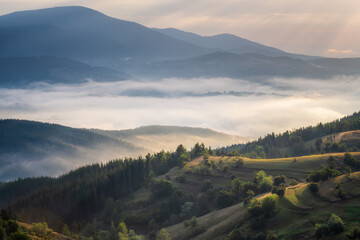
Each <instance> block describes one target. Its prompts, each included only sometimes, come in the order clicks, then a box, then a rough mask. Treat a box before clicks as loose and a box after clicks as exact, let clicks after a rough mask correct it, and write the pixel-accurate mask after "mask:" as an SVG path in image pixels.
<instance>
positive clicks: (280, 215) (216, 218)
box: [166, 172, 360, 240]
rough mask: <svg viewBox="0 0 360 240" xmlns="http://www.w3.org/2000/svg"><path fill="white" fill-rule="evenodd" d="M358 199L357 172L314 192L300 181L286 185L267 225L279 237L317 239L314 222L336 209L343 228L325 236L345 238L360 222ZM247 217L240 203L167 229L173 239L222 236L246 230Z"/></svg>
mask: <svg viewBox="0 0 360 240" xmlns="http://www.w3.org/2000/svg"><path fill="white" fill-rule="evenodd" d="M336 182H339V183H340V187H342V188H344V189H346V192H347V193H346V199H345V200H341V199H340V198H338V197H336V196H335V193H334V192H335V190H336V189H335V185H336ZM268 195H269V194H265V195H260V196H258V197H257V198H256V199H263V198H265V197H266V196H268ZM359 203H360V172H356V173H352V174H351V175H342V176H339V177H337V178H333V179H329V180H327V181H325V182H322V183H321V184H320V185H319V192H318V193H317V194H313V193H311V191H310V190H309V184H308V183H307V184H304V183H301V184H298V185H296V186H291V187H288V188H287V189H286V193H285V196H284V197H283V198H281V199H280V200H279V203H278V206H277V210H276V215H275V216H274V217H272V218H271V221H269V222H268V223H267V225H266V227H267V229H271V230H272V231H275V232H276V233H277V235H278V237H279V239H316V238H315V236H314V226H315V223H317V222H322V221H326V220H327V218H328V217H329V215H330V213H335V214H337V215H338V216H340V217H341V218H342V220H343V221H344V223H345V231H344V232H343V233H341V234H337V235H332V236H327V237H326V238H324V239H345V238H346V237H345V232H346V231H348V230H350V229H351V227H353V226H357V225H358V224H359V223H360V221H359V216H360V207H359ZM248 220H249V219H248V215H247V206H245V205H244V204H243V203H239V204H236V205H233V206H230V207H228V208H224V209H221V210H216V211H213V212H211V213H209V214H206V215H204V216H201V217H198V218H197V225H196V226H195V227H187V226H185V225H184V224H183V223H179V224H176V225H172V226H170V227H168V228H166V230H167V231H168V232H169V234H170V235H171V236H172V239H173V240H182V239H198V240H200V239H201V240H202V239H204V240H205V239H225V238H226V236H227V234H228V233H229V232H230V230H231V229H233V228H234V227H235V226H238V227H239V226H240V229H241V230H243V231H244V232H246V231H249V229H248V228H249V226H248ZM284 223H286V224H284ZM250 232H251V230H250ZM254 235H256V234H254Z"/></svg>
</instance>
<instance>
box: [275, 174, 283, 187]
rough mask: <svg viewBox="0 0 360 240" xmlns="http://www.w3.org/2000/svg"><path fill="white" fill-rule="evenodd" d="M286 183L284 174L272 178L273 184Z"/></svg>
mask: <svg viewBox="0 0 360 240" xmlns="http://www.w3.org/2000/svg"><path fill="white" fill-rule="evenodd" d="M282 183H283V184H286V177H285V176H284V175H281V176H276V177H275V178H274V185H275V186H279V185H280V184H282Z"/></svg>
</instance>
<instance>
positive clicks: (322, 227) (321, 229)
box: [315, 223, 329, 238]
mask: <svg viewBox="0 0 360 240" xmlns="http://www.w3.org/2000/svg"><path fill="white" fill-rule="evenodd" d="M328 232H329V228H328V226H327V225H326V224H325V223H317V224H315V237H316V238H322V237H324V236H326V235H327V234H328Z"/></svg>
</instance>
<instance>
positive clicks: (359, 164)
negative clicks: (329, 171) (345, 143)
mask: <svg viewBox="0 0 360 240" xmlns="http://www.w3.org/2000/svg"><path fill="white" fill-rule="evenodd" d="M344 163H345V164H346V165H349V166H350V167H351V168H353V169H354V170H359V169H360V160H358V159H355V158H354V157H353V156H352V155H351V154H350V153H345V155H344Z"/></svg>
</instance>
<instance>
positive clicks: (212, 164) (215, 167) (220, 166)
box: [185, 155, 244, 176]
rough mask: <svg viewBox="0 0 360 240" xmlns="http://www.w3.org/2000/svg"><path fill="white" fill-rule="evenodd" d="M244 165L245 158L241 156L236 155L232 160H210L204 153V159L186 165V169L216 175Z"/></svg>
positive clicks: (200, 173)
mask: <svg viewBox="0 0 360 240" xmlns="http://www.w3.org/2000/svg"><path fill="white" fill-rule="evenodd" d="M243 166H244V160H243V159H242V158H241V157H236V158H234V159H232V160H231V161H226V162H225V161H223V160H221V159H220V161H217V162H216V161H214V160H210V159H209V157H208V156H207V155H204V161H203V162H201V163H200V164H198V165H196V166H192V167H189V166H186V167H185V171H187V172H190V173H194V174H199V175H206V176H211V175H215V174H216V173H220V174H226V173H227V172H228V171H229V170H230V169H233V168H241V167H243Z"/></svg>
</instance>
